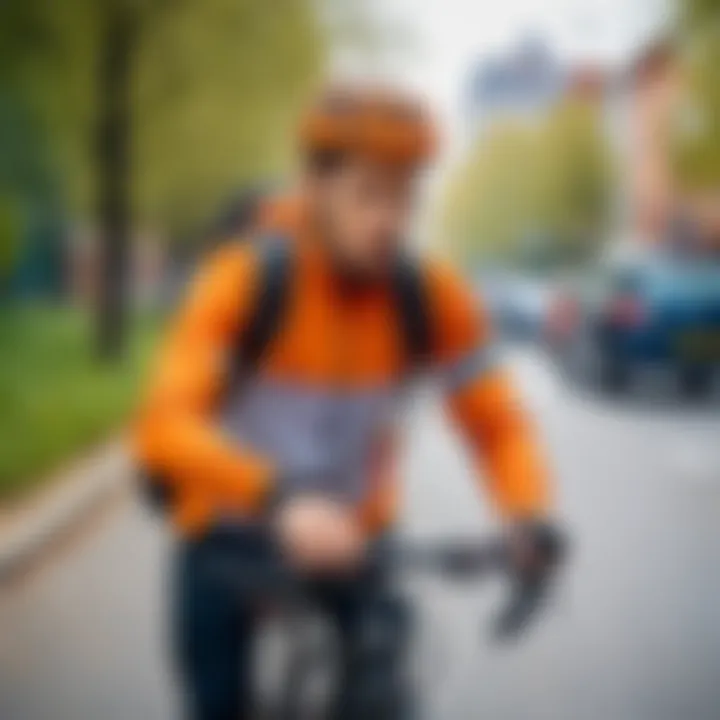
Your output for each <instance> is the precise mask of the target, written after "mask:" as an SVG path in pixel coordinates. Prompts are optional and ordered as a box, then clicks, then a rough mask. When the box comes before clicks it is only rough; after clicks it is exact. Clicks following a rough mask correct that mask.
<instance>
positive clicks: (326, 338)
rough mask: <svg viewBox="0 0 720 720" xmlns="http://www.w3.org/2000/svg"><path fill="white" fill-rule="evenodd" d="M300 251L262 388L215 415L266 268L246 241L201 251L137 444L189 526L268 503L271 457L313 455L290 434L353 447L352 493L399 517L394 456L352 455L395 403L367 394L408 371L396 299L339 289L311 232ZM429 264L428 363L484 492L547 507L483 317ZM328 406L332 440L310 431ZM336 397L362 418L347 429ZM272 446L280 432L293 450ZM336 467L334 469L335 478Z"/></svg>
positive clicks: (276, 463) (360, 503) (376, 516)
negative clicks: (355, 483)
mask: <svg viewBox="0 0 720 720" xmlns="http://www.w3.org/2000/svg"><path fill="white" fill-rule="evenodd" d="M293 251H294V252H295V254H296V258H295V260H294V271H293V281H292V287H291V289H290V298H289V308H288V311H287V313H286V317H285V318H284V321H283V325H282V327H281V328H280V329H279V332H278V334H277V336H276V337H275V338H274V340H273V341H272V343H271V345H270V346H269V348H268V351H267V353H266V357H265V358H264V360H263V363H262V366H261V367H260V368H259V369H258V371H257V372H256V373H255V374H254V377H253V378H252V379H249V380H248V382H249V383H252V384H254V386H256V387H254V388H253V389H249V388H244V389H243V388H241V389H240V394H239V397H238V398H237V404H238V408H237V412H236V413H234V414H232V413H231V414H229V415H228V416H227V417H221V414H220V411H219V408H220V407H221V406H223V407H224V406H225V405H226V398H225V397H224V394H225V379H226V375H227V373H226V359H227V356H228V352H229V349H230V348H231V347H232V346H233V345H234V343H235V342H236V341H237V334H238V333H239V332H242V329H243V327H245V326H246V324H247V322H248V316H249V313H250V312H251V311H252V305H253V298H254V290H255V287H254V283H255V280H256V271H257V266H258V262H257V257H258V256H257V248H256V247H255V246H253V244H252V243H244V244H242V243H238V244H237V245H228V246H225V247H223V248H221V249H220V250H219V251H216V253H215V254H214V255H213V256H212V257H210V258H209V259H208V260H207V261H206V263H205V264H204V266H203V267H202V268H201V269H200V272H199V274H198V277H197V278H196V280H195V282H194V285H193V287H192V289H191V291H190V294H189V298H188V299H187V301H186V302H185V304H184V307H182V309H181V311H180V313H179V317H178V318H177V320H176V322H175V324H174V327H172V329H171V331H170V333H169V337H168V338H167V340H166V342H165V344H164V347H163V348H162V350H161V353H160V357H159V362H158V365H157V368H156V370H155V373H154V377H153V381H152V383H151V385H150V388H149V392H148V394H147V397H146V398H145V402H144V404H143V406H142V409H141V412H140V415H139V419H138V423H137V427H136V433H135V449H136V454H137V456H138V458H139V460H140V461H141V462H142V464H143V465H144V466H145V467H146V468H151V469H153V470H155V471H157V472H159V473H162V475H163V476H164V477H166V478H168V479H169V480H170V481H171V482H172V483H173V484H174V489H175V491H176V497H177V502H176V504H175V508H174V514H175V516H176V520H177V523H178V524H179V526H180V527H181V528H182V529H184V530H185V531H188V532H193V531H197V530H200V529H202V528H204V527H205V526H207V524H208V523H209V522H212V521H213V519H216V518H219V517H226V516H233V517H234V516H241V517H246V516H248V515H254V514H256V513H258V512H261V510H262V507H263V504H264V502H265V500H266V498H267V497H268V493H269V492H270V491H271V489H272V488H273V483H274V482H275V478H276V477H277V476H278V473H277V468H278V467H283V468H284V469H287V467H288V466H292V465H293V463H297V462H300V460H299V458H301V457H306V456H307V453H306V452H305V451H304V450H303V451H301V450H300V449H297V448H296V449H292V448H293V447H294V446H295V445H297V444H298V443H297V442H296V441H299V442H301V443H302V442H306V441H307V443H309V444H308V445H307V448H309V447H310V446H312V447H313V448H315V449H314V450H313V452H315V453H316V454H318V453H319V454H320V455H322V453H323V452H325V450H324V448H327V450H326V452H327V453H328V454H330V453H333V452H335V451H336V450H338V448H341V447H342V448H345V447H347V448H348V452H349V453H350V454H349V455H348V456H347V457H352V458H353V460H352V464H353V465H358V466H362V468H360V469H359V471H360V474H361V475H363V477H360V481H361V482H363V483H364V486H363V487H361V489H360V491H358V490H357V488H356V489H355V491H354V494H353V495H352V498H353V499H352V502H353V504H354V507H356V508H357V512H358V515H359V517H360V519H361V520H362V522H363V523H365V524H366V526H367V527H368V529H369V530H370V531H375V530H379V529H381V528H384V527H385V526H387V525H388V524H389V523H391V522H392V520H393V518H394V517H395V512H396V507H395V506H396V495H397V493H396V484H395V482H394V481H393V480H392V473H390V472H389V470H388V463H387V462H383V463H380V465H378V463H377V462H374V461H372V460H371V459H369V458H368V463H367V466H365V464H364V463H365V458H363V457H361V456H359V455H357V454H356V455H353V454H352V453H353V452H354V449H355V448H359V450H358V452H360V453H365V454H369V453H370V450H369V448H370V447H371V443H369V441H368V442H365V440H366V439H367V438H370V437H371V435H372V433H373V432H375V429H373V428H372V427H370V428H368V423H369V424H372V423H375V424H376V425H377V426H378V428H377V429H380V428H381V426H382V429H383V430H386V429H387V426H388V415H387V413H386V412H385V414H383V415H380V414H377V415H375V416H373V412H375V411H374V410H372V409H371V407H372V403H371V398H375V397H376V396H377V397H379V396H382V395H383V394H384V395H386V396H390V395H391V394H392V392H393V391H394V390H395V389H397V379H398V377H399V376H401V375H402V373H403V364H404V361H403V352H402V347H401V345H402V343H401V339H400V338H399V337H398V335H399V332H398V329H397V327H396V323H394V322H393V313H395V312H396V308H395V300H394V297H393V296H392V293H391V292H390V289H389V288H387V287H384V286H382V285H377V286H373V287H369V288H366V289H364V290H362V291H360V292H357V293H352V294H348V293H346V292H343V290H342V288H341V286H340V284H339V283H338V281H337V279H336V277H335V276H334V274H333V273H332V271H331V269H330V266H329V264H328V262H327V261H326V258H325V256H324V254H323V253H322V252H321V250H320V248H319V245H318V244H317V243H314V242H312V241H311V239H310V238H307V241H306V242H295V243H294V246H293ZM423 272H424V274H425V279H426V287H427V291H428V296H429V306H430V308H429V310H430V314H431V317H430V321H431V325H432V330H433V338H434V357H433V361H434V362H433V365H434V367H435V368H436V369H437V371H438V373H439V374H440V376H441V380H442V381H443V382H445V383H446V388H447V393H446V394H447V399H448V406H449V409H450V412H451V415H452V417H453V418H454V420H455V421H456V423H457V424H458V425H459V427H460V428H461V429H462V431H463V434H464V436H465V437H466V439H467V441H468V445H469V448H470V450H471V451H472V454H473V455H474V457H475V459H476V460H477V461H478V462H479V463H481V464H482V466H483V468H484V472H483V473H482V476H483V477H485V478H487V487H488V489H489V491H490V494H491V496H492V498H494V500H495V502H496V504H497V506H498V508H499V510H500V511H501V512H502V513H503V514H505V515H507V516H511V517H514V516H535V515H538V514H543V513H544V512H545V511H546V510H547V507H548V503H549V499H548V495H549V493H548V481H547V477H546V472H545V468H544V463H543V462H542V461H541V459H540V453H539V452H538V447H537V445H536V442H535V440H534V439H533V434H532V433H531V431H530V429H529V427H528V422H527V419H526V417H525V415H524V414H523V413H522V411H521V409H520V408H519V406H518V403H517V402H516V400H515V398H514V395H513V391H512V388H511V383H510V382H509V380H508V377H507V376H506V374H505V372H504V371H503V370H502V369H501V368H500V367H499V366H498V365H497V364H496V363H495V362H494V359H493V357H492V354H491V353H492V345H491V343H492V338H491V334H490V330H489V327H488V320H487V318H486V316H485V314H484V313H483V311H482V310H481V309H479V308H478V303H477V301H476V298H475V297H474V296H473V294H472V292H471V291H470V289H469V288H468V287H467V286H466V285H465V284H464V283H463V281H462V280H461V279H460V278H459V277H458V276H457V275H456V274H455V273H454V272H453V271H452V270H450V269H448V268H446V267H444V266H441V265H439V264H435V263H431V262H428V263H426V264H425V266H424V267H423ZM255 376H257V377H255ZM268 396H270V397H272V398H273V400H272V401H270V400H268ZM253 403H257V405H253ZM323 403H324V404H325V405H327V406H328V407H330V405H329V403H335V404H336V406H334V407H335V410H334V412H340V413H341V415H338V416H337V421H336V422H335V421H329V425H330V426H337V428H334V427H331V428H330V429H331V430H332V431H333V432H335V431H336V430H337V432H340V435H339V436H337V437H335V436H333V439H332V440H328V441H327V443H326V444H325V445H323V444H322V442H321V440H322V438H321V437H320V435H317V436H316V435H312V434H311V433H312V432H315V431H314V430H312V427H311V426H312V425H313V424H314V423H315V424H317V422H316V420H317V418H320V417H321V409H320V406H321V404H323ZM342 403H348V405H347V408H348V415H356V416H357V418H358V420H357V422H358V425H357V426H356V427H355V428H353V429H348V431H347V433H345V434H344V435H343V431H342V426H343V420H344V417H343V416H342V413H343V412H344V410H342V408H344V407H345V405H342ZM338 408H340V410H338ZM366 417H367V418H369V419H368V420H367V422H366V421H365V420H363V418H366ZM353 422H355V421H353ZM362 423H365V424H364V425H362ZM326 424H327V423H326ZM361 425H362V428H361ZM281 435H282V436H283V437H284V439H282V438H281V437H280V436H281ZM305 436H307V437H305ZM253 438H255V441H253ZM323 442H324V441H323ZM275 443H285V444H286V445H287V446H288V450H287V452H285V451H284V450H283V451H281V450H280V449H279V448H281V447H282V444H277V445H276V444H275ZM373 447H375V448H377V443H375V445H374V446H373ZM275 448H278V449H277V450H276V449H275ZM386 454H387V453H386ZM283 463H284V465H283ZM356 469H358V468H352V469H351V468H347V472H350V471H351V470H353V471H354V470H356ZM335 470H337V468H336V469H335ZM333 472H334V473H335V474H333ZM333 472H330V473H329V474H328V477H329V478H334V477H335V476H336V475H337V472H335V471H333ZM329 482H330V481H329ZM332 482H335V481H334V480H332Z"/></svg>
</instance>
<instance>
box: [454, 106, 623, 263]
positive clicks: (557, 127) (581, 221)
mask: <svg viewBox="0 0 720 720" xmlns="http://www.w3.org/2000/svg"><path fill="white" fill-rule="evenodd" d="M610 179H611V178H610V165H609V162H608V150H607V144H606V142H605V139H604V136H603V134H602V129H601V127H600V118H599V113H598V108H597V107H596V106H595V105H594V104H592V103H588V102H587V101H584V100H580V99H574V98H572V97H571V98H567V99H566V100H564V101H562V102H560V103H559V104H558V105H557V106H556V107H554V108H553V109H551V111H550V112H549V113H548V115H547V117H545V118H542V119H540V120H539V121H538V122H533V123H528V122H521V121H519V120H514V121H513V120H505V121H502V122H497V123H496V124H495V125H494V126H491V127H490V128H488V129H486V130H485V131H484V132H483V133H482V134H481V135H480V136H479V138H478V140H477V141H476V143H475V145H474V146H473V147H472V149H471V151H470V153H469V155H468V157H467V158H466V160H465V161H464V162H463V164H462V165H461V166H460V168H459V169H458V170H457V171H456V172H455V174H454V176H453V177H452V178H451V179H450V183H449V185H448V188H447V192H446V197H445V206H444V211H443V215H444V222H443V226H444V227H443V233H444V236H445V237H446V238H448V242H449V243H450V244H451V246H452V247H453V249H454V251H455V252H459V253H461V254H462V255H464V256H465V257H467V258H470V259H471V260H474V259H479V258H482V259H492V260H495V261H510V262H531V263H533V264H535V263H537V262H541V261H542V262H546V261H548V260H554V259H557V260H561V261H570V260H573V259H578V258H581V257H583V256H586V255H587V254H588V253H590V252H591V251H592V250H593V248H594V246H595V245H596V243H597V241H598V240H599V239H600V238H601V236H602V234H603V232H604V229H605V222H606V220H607V217H608V214H609V203H610Z"/></svg>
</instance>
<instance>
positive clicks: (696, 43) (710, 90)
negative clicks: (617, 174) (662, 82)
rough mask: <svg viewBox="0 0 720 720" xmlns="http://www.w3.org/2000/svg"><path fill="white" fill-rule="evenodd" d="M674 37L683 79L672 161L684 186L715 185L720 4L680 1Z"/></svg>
mask: <svg viewBox="0 0 720 720" xmlns="http://www.w3.org/2000/svg"><path fill="white" fill-rule="evenodd" d="M679 19H680V22H679V33H678V34H679V37H680V40H681V42H680V49H681V66H682V72H683V77H684V87H683V98H682V102H681V105H680V108H679V111H678V115H677V124H676V130H677V132H676V134H675V147H674V151H675V152H674V159H675V163H676V168H677V170H678V177H679V181H680V184H681V186H682V187H683V189H684V190H690V191H693V190H700V191H702V190H708V189H717V188H718V187H720V4H719V3H718V2H717V0H684V2H682V3H680V17H679Z"/></svg>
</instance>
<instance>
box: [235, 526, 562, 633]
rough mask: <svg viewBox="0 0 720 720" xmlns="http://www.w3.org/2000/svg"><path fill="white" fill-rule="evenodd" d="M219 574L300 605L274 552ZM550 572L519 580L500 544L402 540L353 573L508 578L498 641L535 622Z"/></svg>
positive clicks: (298, 591)
mask: <svg viewBox="0 0 720 720" xmlns="http://www.w3.org/2000/svg"><path fill="white" fill-rule="evenodd" d="M230 562H231V565H226V566H225V567H224V573H225V574H226V575H227V576H228V577H229V578H230V579H231V582H233V583H234V584H236V585H241V586H242V587H243V588H244V589H246V590H247V589H252V590H253V591H255V592H258V593H260V594H261V595H264V596H266V597H270V598H271V599H273V600H280V601H285V602H288V603H290V604H292V603H293V602H297V601H298V600H300V599H302V597H303V595H304V588H305V583H306V581H307V578H306V577H304V576H303V575H301V574H299V573H298V572H297V571H296V570H294V569H293V568H291V567H290V566H289V565H288V564H287V563H286V562H284V561H283V559H282V556H281V554H279V553H277V552H275V553H273V554H272V558H271V559H270V561H268V557H263V558H260V559H258V560H257V561H255V559H248V558H247V557H243V558H242V559H241V560H240V561H238V559H237V558H231V559H230ZM553 569H554V568H552V567H549V568H548V569H547V570H546V571H545V572H543V573H536V574H535V575H531V574H525V575H523V574H519V573H517V572H516V571H515V568H514V564H513V563H512V561H511V555H510V547H509V545H508V542H507V541H506V540H503V539H500V538H490V539H488V538H485V539H467V538H465V539H444V540H430V541H420V540H413V541H409V540H402V541H399V540H398V541H392V542H389V543H387V544H385V543H382V542H381V543H378V544H376V545H374V546H373V547H371V548H370V550H369V552H368V554H367V558H366V560H365V561H364V562H363V563H362V565H361V567H360V568H357V569H356V570H355V571H354V572H355V573H356V576H357V577H363V576H365V574H367V576H368V577H369V576H371V575H373V574H376V573H377V574H387V573H388V572H394V571H405V570H407V571H410V572H412V573H429V574H431V575H433V574H434V575H441V576H443V577H446V578H448V579H451V580H456V581H457V580H465V579H473V578H480V577H483V576H485V575H487V574H489V573H495V572H499V573H504V574H506V575H507V577H508V579H509V581H510V585H511V591H510V593H509V595H508V599H507V601H506V602H505V604H504V605H503V607H502V608H501V610H500V612H499V613H498V615H497V617H496V618H495V620H494V622H493V623H492V635H493V636H494V637H495V638H497V639H509V638H512V637H516V636H518V635H519V634H520V633H521V632H522V631H523V630H525V629H526V628H527V627H528V625H529V624H530V622H531V621H532V620H533V619H534V618H535V617H536V616H537V614H538V611H539V609H540V608H541V607H542V605H543V601H544V600H545V598H546V596H547V591H548V586H549V584H550V582H551V580H552V575H553V572H552V570H553Z"/></svg>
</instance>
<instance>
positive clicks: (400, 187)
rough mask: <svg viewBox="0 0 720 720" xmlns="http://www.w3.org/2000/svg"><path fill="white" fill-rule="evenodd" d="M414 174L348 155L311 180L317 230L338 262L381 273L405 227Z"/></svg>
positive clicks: (359, 270)
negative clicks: (319, 227) (348, 156)
mask: <svg viewBox="0 0 720 720" xmlns="http://www.w3.org/2000/svg"><path fill="white" fill-rule="evenodd" d="M413 178H414V172H413V169H412V168H410V167H398V166H394V165H391V164H385V163H382V162H377V161H372V160H366V159H349V160H347V161H345V162H344V164H342V165H341V166H340V167H338V168H336V169H334V170H331V171H329V172H328V173H326V174H321V175H320V176H316V177H314V178H313V179H312V180H311V183H310V185H311V188H310V191H311V197H312V201H313V205H314V207H315V210H316V216H317V217H318V220H319V222H320V226H321V230H322V232H323V234H324V237H325V240H326V242H327V243H328V244H329V246H330V250H331V252H332V253H333V255H334V256H335V258H336V259H337V260H338V262H339V263H340V264H341V265H342V266H343V267H345V268H346V269H348V270H349V271H350V272H355V273H358V274H363V275H376V274H380V273H382V272H384V271H385V270H386V269H387V268H388V267H389V265H390V263H391V261H392V259H393V257H394V256H395V254H396V251H397V249H398V246H399V244H400V243H401V242H402V239H403V236H404V235H405V232H406V230H407V226H408V222H409V219H410V214H411V211H412V204H413V202H412V201H413V195H414V192H413V190H414V182H413Z"/></svg>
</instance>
